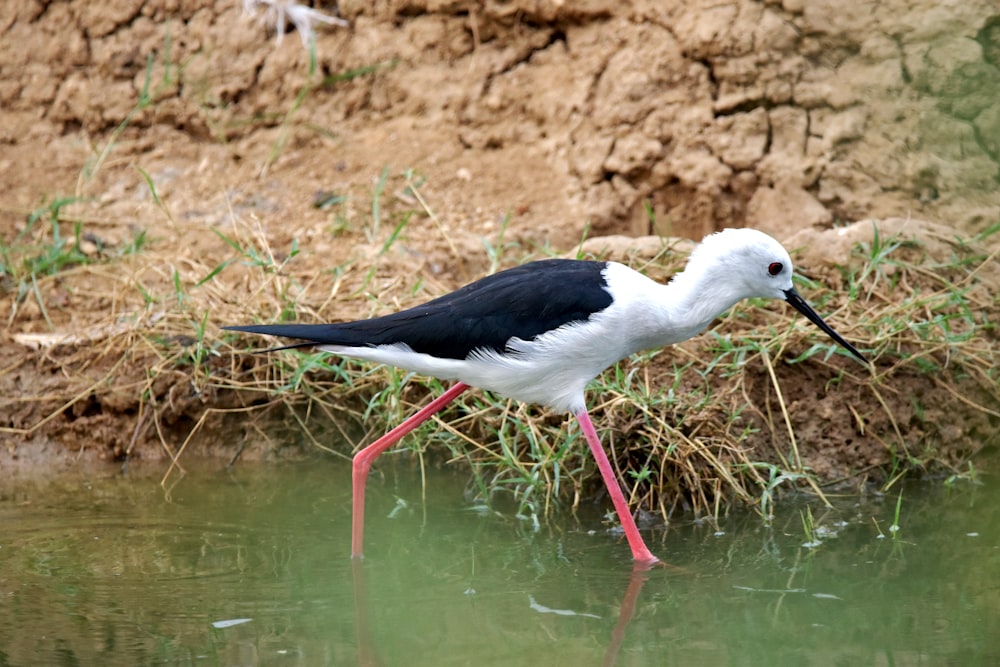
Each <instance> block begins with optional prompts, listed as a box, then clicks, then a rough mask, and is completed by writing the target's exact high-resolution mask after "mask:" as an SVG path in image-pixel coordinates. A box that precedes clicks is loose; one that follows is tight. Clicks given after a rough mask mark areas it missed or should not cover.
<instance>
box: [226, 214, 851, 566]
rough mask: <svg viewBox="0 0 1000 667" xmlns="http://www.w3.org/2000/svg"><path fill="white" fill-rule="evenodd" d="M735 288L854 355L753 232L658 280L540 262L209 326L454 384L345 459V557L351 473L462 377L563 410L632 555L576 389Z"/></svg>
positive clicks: (357, 488) (720, 305)
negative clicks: (289, 320) (391, 301)
mask: <svg viewBox="0 0 1000 667" xmlns="http://www.w3.org/2000/svg"><path fill="white" fill-rule="evenodd" d="M748 297H771V298H778V299H784V300H785V301H787V302H788V303H790V304H791V305H792V306H794V307H795V309H796V310H798V311H799V312H800V313H802V314H803V315H804V316H805V317H806V318H807V319H808V320H809V321H810V322H812V323H813V324H815V325H817V326H818V327H819V328H820V329H822V330H823V331H825V332H826V333H827V335H829V336H830V337H831V338H833V340H835V341H836V342H837V343H839V344H840V345H842V346H843V347H844V348H845V349H846V350H847V351H849V352H850V353H851V354H853V355H854V356H855V357H857V358H858V359H860V360H861V361H863V362H865V363H867V360H866V359H865V358H864V356H863V355H862V354H861V353H860V352H858V350H857V349H855V348H854V346H853V345H851V344H850V343H848V342H847V341H846V340H844V339H843V338H841V336H840V335H839V334H838V333H837V332H836V331H834V330H833V329H832V328H831V327H830V326H829V325H828V324H827V323H826V322H824V321H823V319H822V318H821V317H820V316H819V315H818V314H816V311H814V310H813V309H812V308H811V307H810V306H809V304H807V303H806V302H805V300H803V298H802V297H801V296H799V294H798V292H796V291H795V288H794V287H793V286H792V260H791V259H790V258H789V256H788V253H787V252H786V251H785V249H784V248H783V247H782V246H781V244H779V243H778V242H777V241H775V240H774V239H773V238H771V237H770V236H768V235H767V234H764V233H763V232H759V231H756V230H753V229H727V230H724V231H722V232H718V233H716V234H711V235H709V236H707V237H706V238H705V239H704V240H703V241H702V243H701V244H700V245H699V246H698V247H697V248H695V250H694V252H693V253H692V254H691V257H690V258H689V259H688V263H687V266H686V267H685V268H684V270H683V271H682V272H681V273H678V274H677V275H675V276H674V277H673V279H672V280H670V282H669V283H667V284H666V285H662V284H660V283H658V282H656V281H654V280H651V279H649V278H647V277H646V276H644V275H642V274H641V273H638V272H636V271H633V270H632V269H630V268H628V267H627V266H625V265H623V264H618V263H617V262H599V261H583V260H571V259H547V260H541V261H537V262H531V263H528V264H524V265H523V266H518V267H515V268H512V269H507V270H506V271H501V272H500V273H496V274H494V275H491V276H487V277H485V278H482V279H480V280H477V281H476V282H473V283H470V284H469V285H466V286H465V287H462V288H460V289H458V290H456V291H454V292H452V293H450V294H446V295H444V296H442V297H438V298H437V299H434V300H432V301H429V302H427V303H425V304H423V305H420V306H416V307H414V308H410V309H408V310H403V311H400V312H397V313H392V314H391V315H384V316H382V317H376V318H373V319H369V320H359V321H355V322H340V323H335V324H273V325H272V324H267V325H249V326H228V327H223V328H224V329H229V330H233V331H243V332H248V333H255V334H270V335H273V336H283V337H287V338H295V339H299V340H301V341H302V342H301V343H295V344H293V345H291V346H289V347H306V346H314V347H316V348H318V349H320V350H323V351H326V352H331V353H333V354H338V355H341V356H345V357H353V358H356V359H366V360H369V361H376V362H380V363H384V364H390V365H393V366H398V367H399V368H403V369H406V370H409V371H413V372H416V373H420V374H423V375H430V376H433V377H436V378H439V379H442V380H457V381H458V382H457V383H456V384H455V385H453V386H452V387H451V388H449V389H448V390H447V391H446V392H445V393H444V394H442V395H441V396H439V397H438V398H436V399H435V400H433V401H431V403H429V404H428V405H427V406H426V407H424V408H423V409H421V410H420V411H419V412H417V413H416V414H414V415H413V416H411V417H409V418H408V419H407V420H406V421H404V422H403V423H402V424H400V425H399V426H397V427H396V428H394V429H392V430H391V431H390V432H389V433H387V434H386V435H384V436H382V437H381V438H379V439H378V440H377V441H375V442H374V443H372V444H371V445H369V446H368V447H365V448H364V449H362V450H361V451H360V452H358V453H357V455H355V457H354V467H353V481H354V511H353V531H352V543H351V552H352V555H353V556H354V557H360V556H361V555H362V539H363V531H364V503H365V481H366V479H367V477H368V470H369V468H370V467H371V464H372V461H374V460H375V458H376V457H378V455H379V454H381V453H382V452H383V451H385V450H386V449H388V448H389V447H391V446H392V445H393V444H395V443H396V442H397V441H398V440H399V439H400V438H402V437H403V436H404V435H406V434H407V433H409V432H410V431H412V430H413V429H414V428H416V427H417V426H418V425H419V424H421V423H422V422H424V421H425V420H426V419H428V418H429V417H430V416H431V415H433V414H434V413H435V412H437V411H438V410H440V409H441V408H443V407H444V406H445V405H447V404H448V403H449V402H451V401H452V400H453V399H454V398H455V397H456V396H458V395H459V394H460V393H462V392H463V391H465V390H466V389H468V388H469V387H470V386H474V387H479V388H481V389H487V390H490V391H494V392H496V393H498V394H501V395H504V396H508V397H510V398H514V399H516V400H519V401H524V402H528V403H540V404H543V405H547V406H549V407H551V408H554V409H556V410H560V411H567V412H571V413H573V414H574V415H575V416H576V418H577V420H578V421H579V423H580V428H581V429H582V430H583V434H584V436H585V438H586V439H587V443H588V444H589V445H590V450H591V452H592V453H593V455H594V458H595V459H596V460H597V467H598V468H599V469H600V472H601V476H602V477H603V478H604V483H605V485H607V488H608V493H609V494H610V495H611V500H612V503H613V504H614V507H615V511H616V512H617V513H618V518H619V520H620V521H621V523H622V528H623V529H624V531H625V536H626V538H627V539H628V543H629V547H631V549H632V557H633V558H634V559H635V560H636V561H637V562H641V563H652V562H655V561H656V560H657V559H656V557H655V556H653V554H652V553H651V552H650V551H649V549H648V548H646V544H645V542H644V541H643V539H642V536H641V535H640V534H639V530H638V529H637V528H636V525H635V521H634V520H633V518H632V514H631V513H630V512H629V508H628V503H627V502H626V500H625V496H624V495H623V494H622V491H621V487H620V486H619V484H618V480H617V479H616V478H615V474H614V471H613V470H612V468H611V464H610V463H609V462H608V457H607V455H606V454H605V453H604V449H603V448H602V447H601V442H600V439H599V438H598V436H597V432H596V431H595V430H594V425H593V423H592V422H591V420H590V416H589V415H588V413H587V407H586V403H585V400H584V390H585V389H586V387H587V384H588V383H589V382H590V381H591V380H593V379H594V378H595V377H596V376H597V375H598V374H599V373H600V372H601V371H603V370H604V369H605V368H607V367H608V366H610V365H612V364H614V363H615V362H617V361H619V360H621V359H623V358H625V357H627V356H629V355H630V354H633V353H634V352H639V351H641V350H646V349H650V348H657V347H662V346H664V345H671V344H673V343H678V342H680V341H683V340H687V339H688V338H691V337H692V336H694V335H696V334H698V333H699V332H701V331H702V330H704V329H705V328H706V327H707V326H708V325H709V323H710V322H711V321H712V320H713V319H715V318H716V317H717V316H718V315H720V314H721V313H722V312H724V311H726V310H728V309H729V308H730V307H732V306H733V305H734V304H735V303H736V302H738V301H740V300H742V299H745V298H748Z"/></svg>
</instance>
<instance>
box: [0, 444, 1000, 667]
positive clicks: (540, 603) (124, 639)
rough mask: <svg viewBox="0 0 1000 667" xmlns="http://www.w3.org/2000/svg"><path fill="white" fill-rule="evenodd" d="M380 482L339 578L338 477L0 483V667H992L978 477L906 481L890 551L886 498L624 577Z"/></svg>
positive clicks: (585, 546) (568, 520)
mask: <svg viewBox="0 0 1000 667" xmlns="http://www.w3.org/2000/svg"><path fill="white" fill-rule="evenodd" d="M380 465H381V466H382V468H383V472H385V473H386V476H385V477H380V476H378V475H373V477H372V479H371V482H370V483H369V490H368V503H369V504H368V508H369V509H368V525H367V533H366V549H367V558H366V559H365V560H364V561H362V562H361V563H360V565H358V564H355V563H353V562H352V561H351V560H350V558H349V557H348V554H349V550H350V512H351V509H350V470H349V465H348V464H346V463H343V462H341V461H312V462H309V463H306V464H280V465H275V464H270V465H263V464H258V465H254V464H240V465H239V466H238V467H237V468H235V469H234V470H231V471H220V470H219V469H218V467H219V466H218V464H211V465H206V466H203V469H202V470H191V467H192V463H191V462H190V461H189V462H188V468H189V472H188V474H187V475H186V476H185V477H183V479H181V480H180V481H179V482H177V483H176V484H175V485H174V486H173V487H172V488H171V489H169V490H165V489H164V488H162V487H161V486H160V485H159V475H160V474H162V470H157V471H156V474H155V475H154V474H146V473H143V472H141V471H139V472H136V471H132V472H130V473H129V474H127V475H121V474H111V473H104V474H101V475H95V474H93V473H88V474H86V475H76V476H58V477H55V478H53V479H46V480H40V479H31V478H23V477H20V478H18V477H15V478H8V479H5V480H3V481H0V526H2V530H0V665H29V664H30V665H38V664H52V665H78V664H82V665H97V664H102V665H138V664H206V665H257V664H260V665H352V664H362V665H465V664H477V665H520V664H525V665H527V664H533V665H538V664H543V665H574V666H575V665H600V664H618V665H662V664H680V665H685V664H691V665H694V664H698V665H701V664H729V665H764V664H768V665H832V664H864V665H871V664H876V665H932V664H933V665H937V664H955V665H958V664H961V665H994V664H998V662H1000V491H998V487H1000V483H998V480H997V478H996V477H992V476H985V478H984V479H983V480H982V483H979V484H976V483H972V482H968V481H960V482H958V483H957V484H955V485H953V486H952V487H951V488H948V487H945V486H943V485H941V484H934V485H931V484H925V485H917V484H913V485H909V486H907V487H905V489H904V491H903V500H902V504H901V509H900V513H899V526H900V529H899V530H898V531H897V532H895V533H893V532H892V531H891V530H890V526H891V525H892V524H893V523H894V517H895V513H896V501H897V495H896V493H895V492H894V493H892V494H890V495H889V496H887V497H885V498H874V499H870V500H866V501H862V502H858V500H857V499H851V500H848V501H844V502H843V503H842V504H841V505H840V506H839V507H838V508H837V509H835V510H825V509H822V508H819V507H818V506H817V505H815V504H813V505H811V512H812V516H813V522H814V526H815V530H814V532H813V534H812V535H807V534H806V532H805V530H804V528H803V521H802V516H801V512H800V510H803V509H804V508H805V506H804V505H803V506H802V507H796V508H792V507H788V506H787V505H786V507H785V508H784V509H783V510H782V514H781V515H780V516H779V517H778V518H777V519H776V520H775V522H774V525H773V526H772V527H771V528H767V527H765V526H763V525H762V524H761V521H760V519H759V518H758V517H756V516H754V515H750V514H747V515H739V516H734V517H729V518H726V519H724V520H722V521H720V523H718V524H717V525H709V524H706V523H702V524H699V525H691V524H689V525H674V526H672V527H671V528H670V530H669V531H668V532H667V533H665V534H664V533H662V532H660V533H654V534H652V535H649V533H647V538H648V541H649V545H650V548H651V549H653V551H654V552H655V553H657V554H658V555H659V556H660V557H661V558H664V559H665V560H667V561H669V563H670V566H669V567H657V568H653V569H651V570H649V571H646V572H633V570H632V566H631V561H630V558H629V550H628V547H627V545H626V544H625V543H624V542H623V541H621V540H620V539H619V538H618V537H617V536H616V535H614V534H612V533H609V532H608V530H607V528H606V527H605V526H604V525H603V524H602V522H601V518H602V517H600V516H598V515H596V514H595V515H594V516H589V517H587V516H579V517H577V518H574V517H572V516H559V517H555V518H553V519H552V520H551V521H550V522H549V523H548V524H545V525H543V526H542V528H541V529H540V530H538V531H534V530H533V529H532V527H531V525H530V524H529V523H528V522H525V521H519V520H517V519H514V518H512V517H510V516H500V515H497V514H495V513H490V512H485V513H484V512H478V511H473V510H471V509H469V508H468V507H467V505H466V504H465V503H464V501H463V494H462V483H463V480H462V479H461V477H460V476H459V475H456V474H454V473H453V472H451V471H445V472H435V471H430V470H429V471H427V484H426V498H422V494H423V493H424V491H423V487H422V485H421V478H420V474H419V471H417V470H412V469H411V468H410V467H409V465H408V464H399V465H393V464H391V463H388V460H387V459H383V460H382V461H380ZM880 535H881V536H880ZM894 536H895V537H894ZM810 542H811V543H813V544H814V546H804V545H805V544H807V543H810Z"/></svg>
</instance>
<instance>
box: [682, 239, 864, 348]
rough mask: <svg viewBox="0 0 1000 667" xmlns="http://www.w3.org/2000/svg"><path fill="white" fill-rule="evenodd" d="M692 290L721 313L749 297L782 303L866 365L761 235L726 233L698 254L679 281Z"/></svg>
mask: <svg viewBox="0 0 1000 667" xmlns="http://www.w3.org/2000/svg"><path fill="white" fill-rule="evenodd" d="M674 280H675V281H677V282H681V283H687V286H686V287H687V289H689V290H691V291H695V292H699V293H700V294H701V295H703V296H704V298H705V299H707V300H709V301H714V303H715V304H716V305H717V307H719V306H721V309H722V310H725V309H726V308H729V307H730V306H732V305H733V304H735V303H736V302H737V301H740V300H742V299H746V298H749V297H764V298H772V299H782V300H784V301H787V302H788V303H789V304H791V305H792V306H793V307H794V308H795V309H796V310H798V311H799V312H800V313H802V314H803V315H804V316H805V317H806V318H807V319H808V320H809V321H810V322H812V323H813V324H815V325H816V326H818V327H819V328H820V329H822V330H823V331H824V332H826V334H827V335H828V336H830V337H831V338H833V340H835V341H837V342H838V343H839V344H840V345H842V346H843V347H844V349H846V350H847V351H848V352H850V353H851V354H853V355H854V356H856V357H857V358H858V359H860V360H861V361H867V360H866V359H865V358H864V356H862V354H861V353H860V352H858V351H857V349H855V348H854V346H853V345H851V344H850V343H848V342H847V341H846V340H844V339H843V338H841V336H840V335H839V334H838V333H837V332H836V331H834V330H833V329H832V328H831V327H830V325H828V324H827V323H826V322H824V321H823V318H821V317H820V316H819V315H818V314H817V313H816V311H815V310H813V309H812V308H811V307H810V306H809V304H808V303H806V301H805V300H804V299H803V298H802V297H801V296H800V295H799V293H798V292H796V291H795V287H794V286H793V285H792V259H791V257H789V256H788V251H786V250H785V249H784V248H783V247H782V246H781V244H780V243H778V242H777V241H775V240H774V239H773V238H771V237H770V236H768V235H767V234H765V233H764V232H759V231H757V230H756V229H724V230H722V231H721V232H717V233H715V234H709V235H708V236H706V237H705V238H704V240H702V242H701V245H699V246H698V247H697V248H695V250H694V252H692V253H691V257H690V258H689V259H688V264H687V267H685V269H684V271H683V272H682V273H681V274H678V275H677V276H675V279H674Z"/></svg>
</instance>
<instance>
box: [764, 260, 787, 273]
mask: <svg viewBox="0 0 1000 667" xmlns="http://www.w3.org/2000/svg"><path fill="white" fill-rule="evenodd" d="M783 268H785V267H783V266H782V265H781V262H771V263H770V264H768V265H767V272H768V273H770V274H771V275H772V276H776V275H778V274H779V273H781V270H782V269H783Z"/></svg>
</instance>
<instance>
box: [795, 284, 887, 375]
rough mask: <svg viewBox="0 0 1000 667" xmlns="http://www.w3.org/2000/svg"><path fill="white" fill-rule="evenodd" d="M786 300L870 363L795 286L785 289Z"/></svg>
mask: <svg viewBox="0 0 1000 667" xmlns="http://www.w3.org/2000/svg"><path fill="white" fill-rule="evenodd" d="M785 301H787V302H788V303H790V304H792V306H794V307H795V310H797V311H799V312H800V313H802V314H803V315H805V317H806V319H807V320H809V321H810V322H812V323H813V324H815V325H816V326H818V327H819V328H820V329H822V330H823V331H825V332H826V335H827V336H829V337H830V338H832V339H834V340H835V341H837V342H838V343H840V344H841V345H842V346H843V348H844V349H845V350H847V351H848V352H850V353H851V354H853V355H854V356H855V357H857V358H858V359H860V360H861V361H863V362H864V363H866V364H867V363H868V360H867V359H865V357H864V355H863V354H861V353H860V352H858V350H857V348H855V347H854V346H853V345H851V344H850V343H848V342H847V341H846V340H844V339H843V338H841V336H840V334H839V333H837V332H836V331H834V330H833V328H832V327H831V326H830V325H829V324H827V323H826V322H824V321H823V318H822V317H820V316H819V315H818V314H817V313H816V311H815V310H813V309H812V306H810V305H809V304H808V303H806V300H805V299H803V298H802V297H801V296H800V295H799V293H798V292H796V291H795V288H794V287H792V288H791V289H786V290H785Z"/></svg>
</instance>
